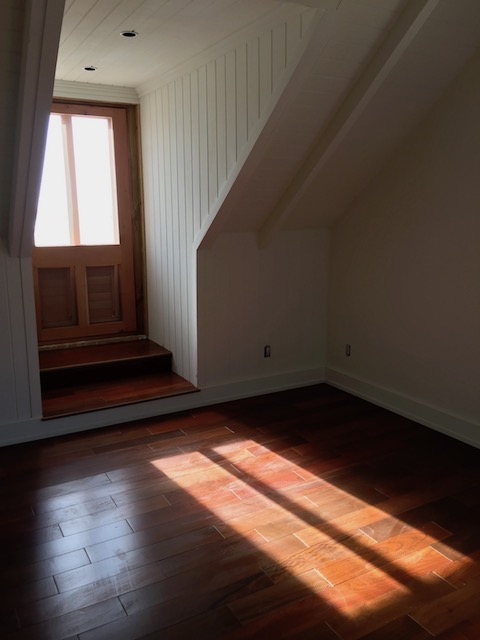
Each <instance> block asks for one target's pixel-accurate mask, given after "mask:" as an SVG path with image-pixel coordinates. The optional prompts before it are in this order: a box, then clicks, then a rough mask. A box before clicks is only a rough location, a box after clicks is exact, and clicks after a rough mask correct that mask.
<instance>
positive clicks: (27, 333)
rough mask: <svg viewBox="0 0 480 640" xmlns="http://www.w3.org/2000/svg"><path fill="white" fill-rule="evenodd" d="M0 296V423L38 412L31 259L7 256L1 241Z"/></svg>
mask: <svg viewBox="0 0 480 640" xmlns="http://www.w3.org/2000/svg"><path fill="white" fill-rule="evenodd" d="M0 300H1V303H0V304H1V305H2V306H1V312H0V425H1V424H5V423H9V422H17V421H21V420H28V419H30V418H32V417H38V416H40V414H41V400H40V378H39V375H38V350H37V347H38V345H37V341H36V333H35V307H34V295H33V276H32V262H31V259H30V258H12V257H10V256H9V255H7V253H6V250H5V247H4V244H3V243H2V242H0ZM35 358H37V360H36V361H35Z"/></svg>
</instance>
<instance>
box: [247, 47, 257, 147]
mask: <svg viewBox="0 0 480 640" xmlns="http://www.w3.org/2000/svg"><path fill="white" fill-rule="evenodd" d="M258 56H259V41H258V38H255V40H250V42H249V43H248V44H247V109H248V110H247V135H248V136H249V137H250V134H251V133H252V129H253V128H254V126H255V125H256V123H257V121H258V118H259V117H260V90H259V89H260V76H259V61H258Z"/></svg>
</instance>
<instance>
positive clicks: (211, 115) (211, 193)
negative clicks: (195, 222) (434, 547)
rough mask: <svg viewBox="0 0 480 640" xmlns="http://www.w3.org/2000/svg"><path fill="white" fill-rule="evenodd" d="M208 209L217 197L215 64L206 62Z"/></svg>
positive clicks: (213, 61)
mask: <svg viewBox="0 0 480 640" xmlns="http://www.w3.org/2000/svg"><path fill="white" fill-rule="evenodd" d="M207 137H208V210H210V208H211V207H212V205H213V203H214V202H215V201H216V199H217V193H218V178H217V174H218V155H217V65H216V61H215V60H212V61H211V62H209V63H208V64H207Z"/></svg>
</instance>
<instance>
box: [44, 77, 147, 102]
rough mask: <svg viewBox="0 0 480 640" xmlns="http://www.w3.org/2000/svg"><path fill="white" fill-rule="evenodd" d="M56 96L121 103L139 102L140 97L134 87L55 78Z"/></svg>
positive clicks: (54, 90) (54, 92)
mask: <svg viewBox="0 0 480 640" xmlns="http://www.w3.org/2000/svg"><path fill="white" fill-rule="evenodd" d="M53 95H54V97H55V98H69V99H73V100H91V101H93V102H116V103H119V104H139V103H140V98H139V97H138V93H137V92H136V90H135V89H134V88H133V87H117V86H113V85H106V84H92V83H91V82H70V81H68V80H55V85H54V89H53Z"/></svg>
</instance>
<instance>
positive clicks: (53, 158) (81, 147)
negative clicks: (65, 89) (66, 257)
mask: <svg viewBox="0 0 480 640" xmlns="http://www.w3.org/2000/svg"><path fill="white" fill-rule="evenodd" d="M114 244H119V232H118V210H117V199H116V182H115V156H114V149H113V129H112V122H111V119H110V118H104V117H97V116H80V115H74V116H70V115H61V114H52V115H51V116H50V123H49V129H48V137H47V146H46V153H45V160H44V166H43V175H42V184H41V189H40V198H39V203H38V210H37V220H36V225H35V246H37V247H53V246H76V245H82V246H86V245H114Z"/></svg>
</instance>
